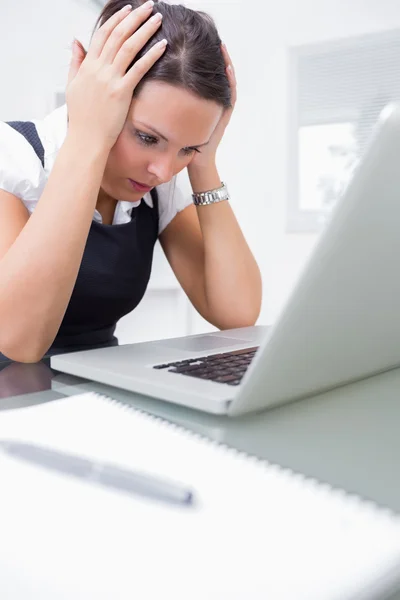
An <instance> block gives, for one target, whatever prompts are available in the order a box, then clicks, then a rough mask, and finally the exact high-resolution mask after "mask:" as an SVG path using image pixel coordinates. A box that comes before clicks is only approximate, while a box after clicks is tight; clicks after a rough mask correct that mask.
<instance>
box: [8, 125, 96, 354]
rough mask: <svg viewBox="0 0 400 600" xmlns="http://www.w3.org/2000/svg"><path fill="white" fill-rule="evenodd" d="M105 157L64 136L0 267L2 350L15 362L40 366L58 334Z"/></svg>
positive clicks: (71, 288)
mask: <svg viewBox="0 0 400 600" xmlns="http://www.w3.org/2000/svg"><path fill="white" fill-rule="evenodd" d="M107 156H108V152H105V151H103V150H101V149H96V148H90V147H89V146H88V145H86V144H85V143H84V142H83V141H82V142H81V141H79V140H77V139H72V138H71V137H68V136H67V138H66V140H65V142H64V144H63V146H62V147H61V149H60V151H59V154H58V156H57V160H56V162H55V164H54V167H53V169H52V172H51V174H50V176H49V179H48V181H47V184H46V187H45V189H44V191H43V194H42V196H41V198H40V200H39V202H38V204H37V206H36V208H35V211H34V212H33V214H32V215H31V217H30V218H29V220H28V222H27V224H26V225H25V227H24V228H23V230H22V231H21V233H20V235H19V236H18V237H17V239H16V240H15V242H14V243H13V245H12V246H11V247H10V249H9V250H8V252H7V253H6V255H5V256H4V258H3V259H2V260H1V262H0V322H1V343H2V347H1V348H0V350H1V351H3V352H4V353H5V354H7V355H8V356H10V357H11V358H14V359H15V360H23V361H26V362H31V361H34V360H35V359H36V360H38V359H39V358H40V357H41V355H43V353H45V352H46V350H47V349H48V347H49V346H50V345H51V344H52V342H53V340H54V337H55V336H56V334H57V331H58V328H59V326H60V323H61V321H62V318H63V316H64V313H65V310H66V308H67V305H68V302H69V299H70V296H71V293H72V290H73V287H74V284H75V281H76V277H77V274H78V271H79V266H80V263H81V260H82V255H83V251H84V248H85V244H86V239H87V235H88V232H89V228H90V225H91V221H92V218H93V212H94V209H95V206H96V201H97V196H98V191H99V188H100V184H101V180H102V176H103V172H104V168H105V164H106V161H107Z"/></svg>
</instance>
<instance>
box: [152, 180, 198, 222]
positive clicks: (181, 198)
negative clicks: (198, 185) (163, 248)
mask: <svg viewBox="0 0 400 600" xmlns="http://www.w3.org/2000/svg"><path fill="white" fill-rule="evenodd" d="M157 193H158V209H159V227H158V231H159V233H161V232H162V231H163V230H164V229H165V228H166V227H167V225H169V223H170V222H171V221H172V219H173V218H174V217H175V216H176V214H177V213H178V212H180V211H181V210H183V209H184V208H186V207H187V206H190V205H191V204H192V197H191V194H190V192H189V191H188V190H186V186H183V185H182V181H181V180H180V179H179V177H177V176H175V177H173V178H172V179H171V181H169V182H168V183H164V184H162V185H160V186H157Z"/></svg>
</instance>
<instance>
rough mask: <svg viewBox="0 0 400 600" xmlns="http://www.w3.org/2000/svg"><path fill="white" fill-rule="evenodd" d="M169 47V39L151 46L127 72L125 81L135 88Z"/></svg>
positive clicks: (132, 88) (131, 87)
mask: <svg viewBox="0 0 400 600" xmlns="http://www.w3.org/2000/svg"><path fill="white" fill-rule="evenodd" d="M166 47H167V40H161V42H157V44H154V46H152V47H151V48H150V50H149V51H148V52H146V54H145V55H144V56H142V58H140V59H139V60H138V61H137V62H135V64H134V65H133V66H132V67H131V68H130V69H129V71H128V72H127V73H126V75H125V77H124V79H123V81H124V84H126V85H127V86H128V87H129V88H130V89H131V90H134V89H135V87H136V86H137V84H138V83H139V81H140V80H141V79H142V77H143V76H144V75H145V74H146V73H147V71H149V70H150V69H151V67H152V66H153V65H154V63H155V62H156V61H157V60H158V59H159V58H160V56H162V55H163V54H164V52H165V48H166Z"/></svg>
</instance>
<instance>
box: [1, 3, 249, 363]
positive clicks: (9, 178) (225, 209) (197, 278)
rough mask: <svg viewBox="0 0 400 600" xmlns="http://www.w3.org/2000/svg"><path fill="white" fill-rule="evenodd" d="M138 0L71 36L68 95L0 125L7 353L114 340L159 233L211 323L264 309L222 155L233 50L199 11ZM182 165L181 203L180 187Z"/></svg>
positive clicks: (140, 287) (235, 320) (35, 355)
mask: <svg viewBox="0 0 400 600" xmlns="http://www.w3.org/2000/svg"><path fill="white" fill-rule="evenodd" d="M139 4H140V2H137V4H136V5H135V8H134V9H133V7H131V6H130V5H129V6H124V2H121V1H118V0H111V1H110V2H108V4H107V5H106V6H105V8H104V10H103V12H102V14H101V15H100V18H99V20H98V23H97V25H99V27H98V28H97V29H96V31H95V33H94V34H93V36H92V40H91V43H90V47H89V49H88V52H87V54H86V52H85V50H84V49H83V47H82V46H81V45H80V44H79V42H75V43H74V47H73V57H72V61H71V67H70V73H69V78H68V85H67V91H66V107H62V108H61V109H57V110H56V111H54V113H52V114H51V115H49V116H48V117H47V118H46V119H44V120H43V121H35V122H33V123H21V122H12V123H2V124H1V128H0V188H1V189H0V222H1V224H2V225H1V234H0V352H2V353H3V355H5V356H7V357H9V358H11V359H12V360H16V361H21V362H35V361H38V360H40V359H41V358H42V357H43V355H45V354H46V353H47V354H54V353H57V352H66V351H70V350H71V351H72V350H77V349H84V348H92V347H101V346H103V345H112V344H116V343H117V340H116V338H115V337H114V335H113V334H114V330H115V326H116V323H117V321H118V319H120V318H121V317H122V316H123V315H125V314H127V313H128V312H130V311H131V310H133V309H134V308H135V306H137V304H138V303H139V302H140V300H141V299H142V297H143V294H144V292H145V290H146V286H147V283H148V280H149V276H150V271H151V263H152V256H153V247H154V244H155V242H156V240H157V239H158V238H159V239H160V243H161V245H162V247H163V249H164V252H165V254H166V256H167V259H168V261H169V263H170V265H171V267H172V269H173V271H174V273H175V275H176V277H177V279H178V280H179V282H180V284H181V285H182V287H183V289H184V291H185V292H186V294H187V295H188V297H189V299H190V300H191V302H192V303H193V305H194V306H195V308H196V309H197V310H198V311H199V313H200V314H201V315H202V316H203V317H204V318H205V319H207V320H208V321H209V322H210V323H212V324H213V325H215V326H217V327H219V328H221V329H222V328H224V329H226V328H233V327H240V326H247V325H252V324H254V322H255V321H256V319H257V316H258V314H259V310H260V302H261V280H260V274H259V270H258V267H257V265H256V263H255V260H254V258H253V256H252V254H251V252H250V250H249V248H248V246H247V244H246V241H245V239H244V237H243V234H242V232H241V230H240V228H239V226H238V224H237V221H236V219H235V217H234V214H233V212H232V210H231V208H230V206H229V201H228V199H229V198H228V195H227V190H226V188H225V186H224V185H223V184H222V183H221V179H220V176H219V174H218V171H217V168H216V162H215V158H216V152H217V148H218V145H219V143H220V141H221V139H222V136H223V133H224V131H225V128H226V126H227V124H228V122H229V119H230V117H231V113H232V110H233V106H234V104H235V98H236V89H235V87H236V86H235V77H234V72H233V68H232V65H231V63H230V59H229V56H228V53H227V51H226V49H225V48H224V47H223V46H221V41H220V39H219V36H218V33H217V31H216V29H215V26H214V23H213V22H212V20H211V19H210V17H209V16H208V15H205V14H203V13H200V12H196V11H192V10H189V9H187V8H185V7H183V6H177V5H176V6H173V5H168V4H164V3H163V2H160V3H157V4H156V5H154V3H153V2H147V3H146V4H143V5H139ZM185 168H187V169H188V175H189V179H190V182H191V186H192V188H193V197H192V198H189V199H186V198H183V196H182V194H181V193H180V192H179V190H178V189H177V188H176V186H175V176H176V174H177V173H179V172H180V171H182V170H183V169H185ZM213 190H215V191H216V192H215V193H208V192H211V191H213ZM203 192H205V194H202V193H203Z"/></svg>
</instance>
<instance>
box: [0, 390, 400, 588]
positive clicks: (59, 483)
mask: <svg viewBox="0 0 400 600" xmlns="http://www.w3.org/2000/svg"><path fill="white" fill-rule="evenodd" d="M4 438H7V439H15V440H19V441H25V442H31V443H36V444H41V445H42V446H43V445H45V446H47V447H51V448H55V449H58V450H60V451H64V452H69V453H71V452H73V453H74V454H79V455H81V456H83V457H87V458H90V459H96V460H103V461H107V462H108V463H110V462H112V463H114V464H116V465H118V466H119V467H122V468H129V469H135V470H137V471H141V472H144V473H148V474H153V475H159V476H162V477H164V478H168V479H171V480H173V481H175V482H179V483H180V484H182V485H185V486H189V487H190V488H191V489H192V490H193V492H194V495H195V502H194V504H193V505H191V506H180V505H171V504H168V503H164V502H159V501H153V500H149V499H144V498H142V497H139V496H135V495H132V494H127V493H121V492H119V491H115V490H112V489H105V488H104V487H99V486H98V485H97V484H96V483H93V482H84V481H80V480H78V479H76V478H71V477H68V476H65V475H62V474H57V473H54V472H51V471H48V470H46V469H43V468H40V467H38V466H34V465H31V464H28V463H25V462H22V461H19V460H16V459H12V458H10V457H9V456H7V455H6V454H5V453H3V452H0V481H1V493H0V532H1V543H0V597H1V598H6V599H7V600H22V599H23V600H26V598H40V600H50V599H51V600H58V599H63V600H66V599H68V600H69V599H71V600H72V599H73V600H83V599H84V600H91V599H96V600H103V599H104V600H106V599H107V600H131V599H132V598H137V599H140V600H150V599H151V600H159V599H161V598H174V600H189V599H190V600H200V599H201V600H214V599H215V600H225V599H226V600H242V599H243V600H252V599H254V600H261V599H263V600H264V599H268V600H372V599H378V598H388V597H389V594H390V593H392V592H394V591H395V590H396V589H397V586H400V519H399V517H397V516H395V515H393V514H391V513H390V512H389V511H387V510H384V509H381V508H378V507H376V506H375V505H373V504H371V503H367V502H364V501H363V500H361V499H359V498H357V497H355V496H347V495H346V494H345V493H344V492H343V491H339V490H334V489H331V488H330V487H329V486H327V485H322V484H320V483H318V482H317V481H313V480H309V479H306V478H305V477H303V476H302V475H299V474H295V473H293V472H291V471H289V470H284V469H281V468H280V467H279V466H277V465H272V464H269V463H267V462H264V461H258V460H257V459H255V458H251V457H248V456H246V455H244V454H243V453H239V452H236V451H234V450H232V449H230V448H227V447H225V446H221V445H218V444H216V443H215V442H211V441H209V440H206V439H204V438H202V437H201V436H199V435H196V434H193V433H189V432H188V431H186V430H184V429H183V428H181V427H180V426H176V425H171V424H170V423H167V422H165V421H163V420H162V419H160V418H156V417H152V416H150V415H148V414H146V413H143V412H141V411H138V410H137V409H131V408H129V407H127V406H126V405H120V404H119V403H118V402H117V401H115V400H111V399H109V398H106V397H105V396H101V395H98V394H95V393H87V394H82V395H79V396H75V397H69V398H65V399H61V400H57V401H54V402H49V403H47V404H42V405H39V406H34V407H28V408H23V409H18V410H14V411H4V412H1V413H0V439H4Z"/></svg>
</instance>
